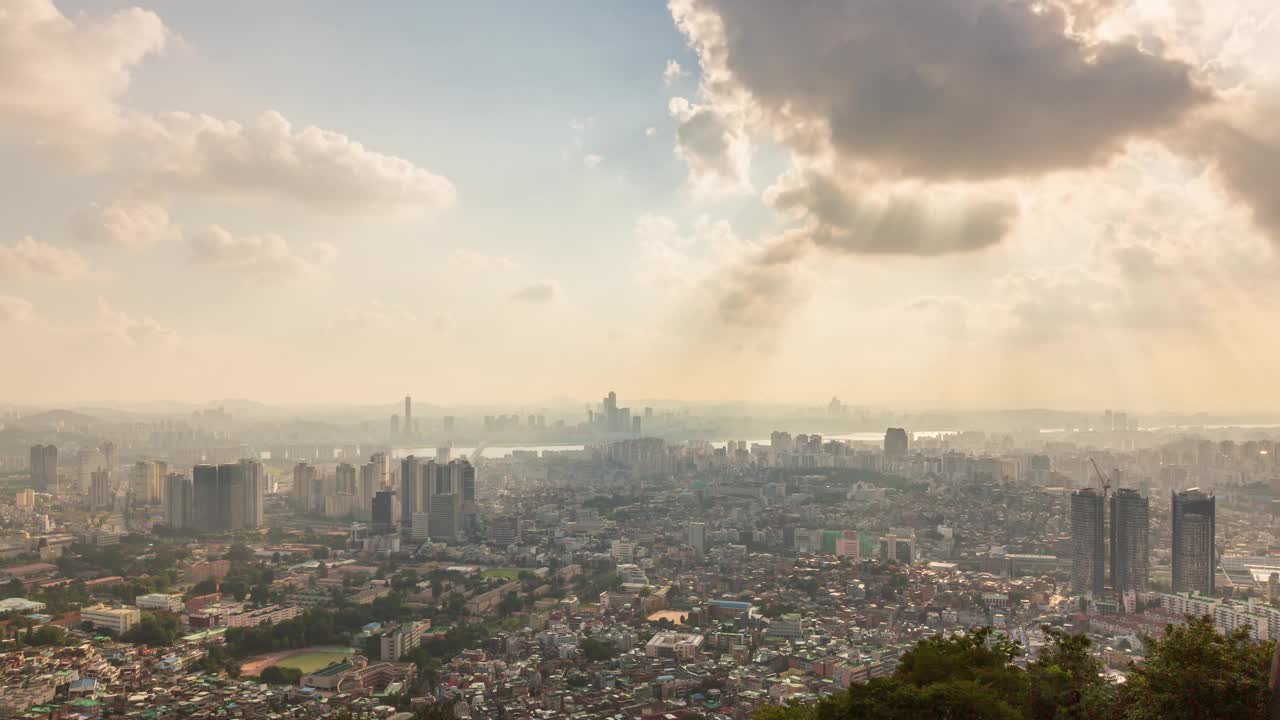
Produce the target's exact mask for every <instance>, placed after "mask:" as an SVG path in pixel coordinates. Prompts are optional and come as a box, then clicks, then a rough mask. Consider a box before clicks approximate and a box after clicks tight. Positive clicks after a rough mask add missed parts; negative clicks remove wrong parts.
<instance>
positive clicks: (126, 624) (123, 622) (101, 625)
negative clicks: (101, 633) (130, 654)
mask: <svg viewBox="0 0 1280 720" xmlns="http://www.w3.org/2000/svg"><path fill="white" fill-rule="evenodd" d="M141 620H142V612H141V611H139V610H138V608H136V607H128V606H125V607H112V606H110V605H94V606H93V607H87V608H83V609H81V610H80V621H81V622H87V623H89V624H90V625H92V626H93V627H94V628H96V629H99V630H110V631H111V632H113V633H115V634H116V635H123V634H125V633H126V632H129V630H130V628H132V627H133V626H134V625H137V624H138V623H139V622H141Z"/></svg>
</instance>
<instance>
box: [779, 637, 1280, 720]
mask: <svg viewBox="0 0 1280 720" xmlns="http://www.w3.org/2000/svg"><path fill="white" fill-rule="evenodd" d="M1045 634H1046V637H1047V639H1048V641H1049V642H1048V645H1047V646H1046V647H1045V648H1044V649H1043V650H1042V651H1041V653H1040V655H1039V656H1038V657H1037V658H1036V659H1035V660H1034V661H1032V662H1031V663H1030V664H1029V665H1028V667H1027V669H1026V670H1022V669H1020V668H1018V667H1017V666H1016V665H1014V664H1013V660H1014V659H1015V658H1016V657H1017V656H1018V655H1019V654H1020V653H1021V649H1020V648H1019V646H1018V645H1016V644H1015V643H1012V642H1010V641H1009V640H1008V639H1007V638H1005V637H1003V636H996V635H994V634H993V633H992V632H991V629H990V628H985V629H983V630H979V631H976V632H973V633H971V634H969V635H965V636H958V637H952V638H943V637H934V638H930V639H928V640H922V641H920V642H919V643H917V644H916V646H915V647H914V648H912V649H911V650H910V651H908V652H907V653H906V654H905V655H903V656H902V658H901V660H900V661H899V663H898V668H897V670H896V671H895V673H894V674H893V676H891V677H882V678H873V679H872V680H870V681H868V682H866V683H854V684H853V685H851V686H850V687H849V689H848V690H847V691H845V692H844V693H842V694H840V695H837V696H834V697H830V698H826V699H823V700H821V701H819V702H818V703H814V704H800V705H787V706H776V705H774V706H765V707H761V708H759V709H757V710H756V712H755V715H754V718H755V720H861V719H862V718H877V719H881V718H883V719H885V720H915V719H916V718H951V719H953V720H961V719H971V720H1014V719H1015V718H1026V719H1027V720H1103V719H1104V718H1105V719H1110V718H1120V719H1124V720H1157V719H1160V720H1183V719H1186V720H1202V719H1203V720H1209V719H1210V718H1256V719H1257V720H1263V718H1265V717H1266V712H1265V710H1266V704H1267V699H1268V691H1267V679H1268V676H1269V672H1270V671H1269V668H1270V657H1271V651H1272V648H1273V647H1274V645H1273V644H1272V643H1259V642H1251V641H1250V640H1249V638H1248V633H1247V631H1246V630H1238V631H1236V632H1234V633H1231V634H1229V635H1225V636H1224V635H1221V634H1219V633H1217V632H1216V631H1215V630H1214V627H1213V621H1212V619H1211V618H1195V619H1189V620H1188V621H1187V623H1186V624H1184V625H1178V626H1169V627H1168V628H1167V629H1166V631H1165V634H1164V637H1163V638H1160V639H1152V640H1150V641H1149V642H1148V656H1147V657H1146V659H1145V660H1143V661H1142V662H1139V663H1135V664H1133V665H1132V666H1131V667H1130V672H1129V677H1128V681H1127V682H1125V683H1123V684H1121V685H1119V686H1116V685H1112V684H1110V683H1109V682H1107V681H1106V680H1105V679H1104V678H1103V676H1102V674H1101V673H1102V670H1103V667H1102V664H1101V663H1100V662H1099V661H1098V660H1097V659H1096V658H1094V657H1093V656H1092V655H1091V654H1090V643H1089V640H1088V638H1086V637H1084V636H1082V635H1071V634H1069V633H1066V632H1063V631H1061V630H1056V629H1052V628H1047V627H1046V628H1045Z"/></svg>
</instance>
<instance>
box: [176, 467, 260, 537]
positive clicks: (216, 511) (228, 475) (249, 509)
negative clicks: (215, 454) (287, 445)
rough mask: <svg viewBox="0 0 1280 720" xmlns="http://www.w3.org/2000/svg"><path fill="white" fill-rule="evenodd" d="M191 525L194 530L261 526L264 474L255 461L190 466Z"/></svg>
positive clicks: (209, 530) (210, 530)
mask: <svg viewBox="0 0 1280 720" xmlns="http://www.w3.org/2000/svg"><path fill="white" fill-rule="evenodd" d="M191 476H192V486H193V488H192V508H193V509H192V513H191V519H190V525H191V527H192V528H193V529H194V530H196V531H197V532H217V531H223V530H240V529H243V528H254V527H260V526H261V525H262V493H263V490H264V486H265V481H266V478H265V474H264V472H263V469H262V464H261V463H259V462H257V461H256V460H241V461H240V462H238V463H234V464H230V463H229V464H224V465H196V466H195V467H194V468H192V471H191Z"/></svg>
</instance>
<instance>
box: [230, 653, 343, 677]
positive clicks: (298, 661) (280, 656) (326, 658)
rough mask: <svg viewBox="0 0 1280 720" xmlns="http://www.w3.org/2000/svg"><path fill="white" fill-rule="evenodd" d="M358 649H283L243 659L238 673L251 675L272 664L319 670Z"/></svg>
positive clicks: (304, 669)
mask: <svg viewBox="0 0 1280 720" xmlns="http://www.w3.org/2000/svg"><path fill="white" fill-rule="evenodd" d="M356 654H358V651H356V650H352V649H351V648H344V647H309V648H302V649H301V650H283V651H281V652H276V653H270V654H267V655H257V656H254V657H251V658H249V659H248V660H245V661H244V662H243V663H241V665H240V673H241V674H242V675H244V676H245V677H253V676H256V675H258V674H259V673H261V672H262V671H263V670H265V669H267V668H269V667H271V666H272V665H279V666H280V667H282V668H297V669H299V670H301V671H302V672H303V673H304V674H305V673H311V672H315V671H316V670H321V669H323V668H325V667H328V666H329V665H331V664H333V663H335V662H340V661H342V660H344V659H346V658H347V657H348V656H351V655H356Z"/></svg>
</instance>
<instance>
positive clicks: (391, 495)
mask: <svg viewBox="0 0 1280 720" xmlns="http://www.w3.org/2000/svg"><path fill="white" fill-rule="evenodd" d="M395 497H396V493H395V491H394V490H379V491H378V492H377V493H376V494H375V495H374V496H373V509H372V514H371V520H372V522H370V525H371V526H372V530H373V532H374V534H375V535H385V534H387V533H389V532H391V529H392V528H393V527H394V521H393V520H392V518H393V517H394V515H393V512H394V511H393V507H394V505H395Z"/></svg>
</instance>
